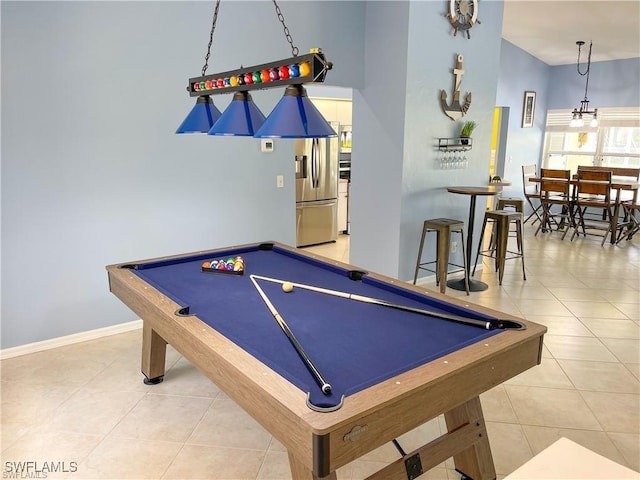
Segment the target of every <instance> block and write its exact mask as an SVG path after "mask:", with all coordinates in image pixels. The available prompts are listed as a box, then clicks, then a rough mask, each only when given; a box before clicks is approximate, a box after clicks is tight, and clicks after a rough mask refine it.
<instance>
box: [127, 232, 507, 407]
mask: <svg viewBox="0 0 640 480" xmlns="http://www.w3.org/2000/svg"><path fill="white" fill-rule="evenodd" d="M236 255H241V256H242V257H243V258H244V262H245V272H244V274H243V275H232V274H222V273H209V272H203V271H202V268H201V266H202V262H203V261H206V260H212V259H219V258H226V257H229V256H236ZM130 268H132V271H133V272H135V273H136V274H137V275H138V276H140V277H141V278H142V279H144V280H145V281H146V282H148V283H149V284H150V285H152V286H154V287H155V288H156V289H158V290H159V291H160V292H162V293H163V294H164V295H166V296H168V297H169V298H171V299H172V300H173V301H174V302H176V303H177V304H179V305H181V306H183V307H188V313H189V314H192V315H196V316H197V317H198V318H199V319H200V320H202V321H203V322H204V323H206V324H207V325H209V326H211V327H212V328H214V329H215V330H217V331H218V332H220V333H221V334H223V335H224V336H225V337H227V338H228V339H229V340H231V341H232V342H234V343H235V344H237V345H238V346H240V347H241V348H243V349H244V350H246V351H247V352H249V353H250V354H251V355H253V356H254V357H256V358H257V359H259V360H260V361H261V362H263V363H264V364H266V365H267V366H269V367H270V368H271V369H272V370H274V371H276V372H278V373H279V374H280V375H281V376H283V377H284V378H286V379H287V380H289V381H290V382H291V383H293V384H294V385H296V386H297V387H298V388H299V389H301V390H303V391H305V392H308V394H309V402H310V403H311V405H312V406H315V407H318V408H333V407H336V406H338V405H339V404H340V402H341V399H342V398H343V396H348V395H350V394H353V393H356V392H358V391H360V390H363V389H365V388H367V387H370V386H372V385H374V384H376V383H378V382H381V381H384V380H387V379H389V378H391V377H393V376H395V375H398V374H400V373H403V372H405V371H408V370H410V369H412V368H415V367H417V366H419V365H423V364H425V363H427V362H430V361H432V360H434V359H437V358H439V357H442V356H444V355H446V354H448V353H451V352H453V351H456V350H458V349H461V348H464V347H466V346H468V345H471V344H473V343H476V342H480V341H482V340H484V339H486V338H488V337H490V336H492V335H499V334H500V333H501V332H502V331H501V330H486V329H482V328H478V327H476V326H470V325H465V324H462V323H457V322H452V321H447V320H443V319H440V318H436V317H432V316H428V315H422V314H417V313H411V312H407V311H403V310H398V309H393V308H387V307H383V306H380V305H375V304H369V303H362V302H358V301H354V300H350V299H345V298H338V297H335V296H331V295H327V294H323V293H318V292H313V291H308V290H304V289H300V288H294V290H293V291H292V292H290V293H286V292H284V291H283V289H282V287H281V285H280V284H279V283H273V282H269V281H265V280H257V281H258V283H259V285H260V287H261V288H262V289H263V291H264V292H265V294H266V295H267V296H268V297H269V299H270V301H271V302H272V303H273V305H274V307H275V308H276V309H277V311H278V312H279V313H280V315H281V316H282V317H283V319H284V320H285V322H286V323H287V324H288V325H289V327H290V329H291V331H292V332H293V333H294V335H295V336H296V337H297V338H298V340H299V341H300V343H301V345H302V346H303V348H304V349H305V351H306V352H307V354H308V355H309V357H310V358H311V359H312V360H313V362H314V363H315V365H316V366H317V367H318V369H319V370H320V371H321V372H322V374H323V375H324V377H325V378H326V379H327V381H328V382H329V383H331V386H332V391H331V393H330V394H329V395H325V394H324V393H322V391H321V390H320V387H319V386H318V384H317V383H316V381H315V380H314V377H313V376H312V375H311V373H310V372H309V370H308V369H307V367H306V366H305V364H304V362H303V361H302V360H301V358H300V357H299V355H298V354H297V353H296V351H295V349H294V348H293V346H292V345H291V343H290V342H289V340H288V339H287V337H286V335H285V334H284V333H283V331H282V330H281V328H280V327H279V325H278V323H277V322H276V320H275V319H274V317H273V316H272V313H271V312H270V311H269V309H268V308H267V306H266V304H265V302H264V301H263V299H262V298H261V297H260V295H259V294H258V292H257V290H256V288H255V287H254V285H253V283H252V282H251V279H250V275H251V274H254V275H260V276H265V277H271V278H276V279H281V280H285V281H291V282H295V283H300V284H306V285H312V286H316V287H321V288H327V289H331V290H338V291H342V292H347V293H354V294H359V295H363V296H367V297H372V298H376V299H382V300H386V301H389V302H393V303H397V304H401V305H406V306H410V307H417V308H421V309H427V310H432V311H436V312H442V313H446V314H453V315H459V316H467V317H471V318H475V319H482V320H495V317H491V316H488V315H485V314H483V313H481V312H478V311H477V310H472V309H466V308H464V307H462V306H459V305H456V304H453V303H449V302H447V301H446V299H443V298H436V297H431V296H427V295H421V294H418V293H416V292H414V291H411V290H409V289H404V288H402V286H401V284H402V282H397V283H394V284H392V283H390V282H385V281H381V280H378V279H377V278H373V277H370V276H368V275H366V274H365V275H363V276H362V277H361V279H357V280H353V279H351V276H350V272H352V270H350V269H348V268H344V267H342V266H340V265H336V264H332V263H329V262H325V261H322V260H317V259H314V258H310V257H307V256H304V255H297V254H296V253H295V251H291V250H288V249H283V248H280V247H278V246H277V245H274V246H272V245H270V244H267V246H266V247H265V248H264V249H263V248H261V247H260V246H247V247H239V248H230V249H229V250H225V251H220V252H216V254H215V256H213V257H212V256H211V254H204V255H203V254H196V255H192V256H186V257H180V258H173V259H169V260H160V261H149V262H144V263H138V264H136V265H134V266H131V267H130Z"/></svg>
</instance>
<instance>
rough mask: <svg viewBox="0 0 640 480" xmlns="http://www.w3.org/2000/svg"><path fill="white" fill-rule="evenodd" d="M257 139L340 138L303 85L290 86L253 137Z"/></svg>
mask: <svg viewBox="0 0 640 480" xmlns="http://www.w3.org/2000/svg"><path fill="white" fill-rule="evenodd" d="M254 136H255V137H257V138H327V137H337V136H338V134H337V133H336V132H335V130H334V129H333V128H331V125H329V123H328V122H327V121H326V120H325V119H324V117H323V116H322V114H321V113H320V112H319V111H318V109H317V108H316V107H315V105H314V104H313V102H312V101H311V100H310V99H309V97H307V91H306V90H305V89H304V87H303V86H302V85H300V84H295V85H289V86H288V87H287V88H286V90H285V92H284V96H283V97H282V98H281V99H280V101H279V102H278V104H277V105H276V108H274V109H273V111H272V112H271V114H270V115H269V116H268V117H267V119H266V120H265V121H264V123H263V124H262V127H260V129H259V130H258V131H257V132H256V134H255V135H254Z"/></svg>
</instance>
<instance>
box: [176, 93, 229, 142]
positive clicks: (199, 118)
mask: <svg viewBox="0 0 640 480" xmlns="http://www.w3.org/2000/svg"><path fill="white" fill-rule="evenodd" d="M220 115H221V113H220V110H218V109H217V108H216V106H215V105H214V104H213V100H211V97H210V96H209V95H203V96H201V97H198V99H197V100H196V104H195V106H194V107H193V108H192V109H191V111H190V112H189V115H187V118H185V119H184V121H183V122H182V124H181V125H180V126H179V127H178V130H176V133H207V132H208V131H209V130H211V127H212V126H213V124H214V123H216V120H218V118H220Z"/></svg>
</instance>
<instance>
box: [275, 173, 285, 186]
mask: <svg viewBox="0 0 640 480" xmlns="http://www.w3.org/2000/svg"><path fill="white" fill-rule="evenodd" d="M276 186H277V187H278V188H284V175H278V176H277V177H276Z"/></svg>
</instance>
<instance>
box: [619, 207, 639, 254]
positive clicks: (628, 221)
mask: <svg viewBox="0 0 640 480" xmlns="http://www.w3.org/2000/svg"><path fill="white" fill-rule="evenodd" d="M622 208H624V224H623V225H622V228H621V229H620V234H619V235H618V237H617V240H616V245H618V244H620V243H622V241H623V240H631V238H632V237H633V236H634V235H635V234H636V233H638V231H640V218H638V213H637V212H640V204H639V203H636V202H623V204H622Z"/></svg>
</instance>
